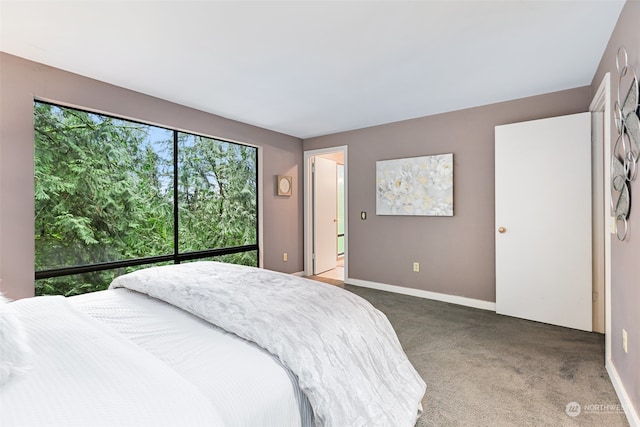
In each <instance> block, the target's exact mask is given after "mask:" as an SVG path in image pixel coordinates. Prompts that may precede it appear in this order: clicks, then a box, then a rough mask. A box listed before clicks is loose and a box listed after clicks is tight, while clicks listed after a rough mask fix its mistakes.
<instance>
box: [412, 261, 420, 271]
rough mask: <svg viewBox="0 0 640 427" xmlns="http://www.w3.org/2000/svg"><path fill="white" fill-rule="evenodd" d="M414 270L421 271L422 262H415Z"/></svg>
mask: <svg viewBox="0 0 640 427" xmlns="http://www.w3.org/2000/svg"><path fill="white" fill-rule="evenodd" d="M413 271H415V272H416V273H417V272H419V271H420V263H419V262H414V263H413Z"/></svg>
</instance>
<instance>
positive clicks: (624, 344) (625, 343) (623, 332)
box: [622, 329, 627, 353]
mask: <svg viewBox="0 0 640 427" xmlns="http://www.w3.org/2000/svg"><path fill="white" fill-rule="evenodd" d="M622 349H623V350H624V352H625V353H626V352H627V331H625V330H624V329H623V330H622Z"/></svg>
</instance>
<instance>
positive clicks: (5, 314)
mask: <svg viewBox="0 0 640 427" xmlns="http://www.w3.org/2000/svg"><path fill="white" fill-rule="evenodd" d="M9 302H10V301H9V300H8V299H7V298H5V297H4V295H2V292H0V386H2V385H3V384H5V383H6V382H8V381H9V379H10V378H11V377H12V376H14V375H16V374H22V373H24V372H26V370H27V359H28V355H29V353H30V348H29V345H28V344H27V335H26V333H25V331H24V328H23V326H22V323H21V322H20V319H19V318H18V316H17V314H16V313H15V311H14V310H13V307H11V304H9Z"/></svg>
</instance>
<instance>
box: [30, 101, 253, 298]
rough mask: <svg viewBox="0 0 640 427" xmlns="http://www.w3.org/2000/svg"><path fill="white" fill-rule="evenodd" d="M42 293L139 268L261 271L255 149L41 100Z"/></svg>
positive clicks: (96, 283)
mask: <svg viewBox="0 0 640 427" xmlns="http://www.w3.org/2000/svg"><path fill="white" fill-rule="evenodd" d="M34 112H35V114H34V119H35V255H36V259H35V270H36V295H43V294H64V295H74V294H78V293H83V292H89V291H95V290H100V289H105V288H106V287H107V286H108V284H109V283H110V282H111V280H112V279H113V277H115V276H116V275H118V274H122V273H124V272H127V271H131V270H133V269H135V268H141V266H148V265H152V264H156V265H157V264H162V263H178V262H181V261H188V260H194V259H205V258H206V259H221V260H224V261H225V262H231V263H238V264H245V265H254V266H255V265H257V263H258V261H257V260H258V245H257V239H258V226H257V224H258V221H257V218H258V213H257V199H258V193H257V149H256V148H254V147H249V146H245V145H241V144H237V143H231V142H227V141H221V140H218V139H213V138H207V137H203V136H200V135H194V134H189V133H185V132H179V131H176V130H171V129H165V128H161V127H157V126H150V125H146V124H141V123H136V122H132V121H128V120H123V119H118V118H114V117H109V116H104V115H100V114H94V113H90V112H86V111H80V110H76V109H72V108H67V107H61V106H57V105H53V104H49V103H45V102H35V106H34Z"/></svg>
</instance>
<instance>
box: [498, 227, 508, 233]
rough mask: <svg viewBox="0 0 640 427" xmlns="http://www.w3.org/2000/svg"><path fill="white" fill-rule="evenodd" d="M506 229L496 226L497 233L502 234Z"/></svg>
mask: <svg viewBox="0 0 640 427" xmlns="http://www.w3.org/2000/svg"><path fill="white" fill-rule="evenodd" d="M506 231H507V229H506V228H504V227H500V228H498V233H503V234H504V233H505V232H506Z"/></svg>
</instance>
